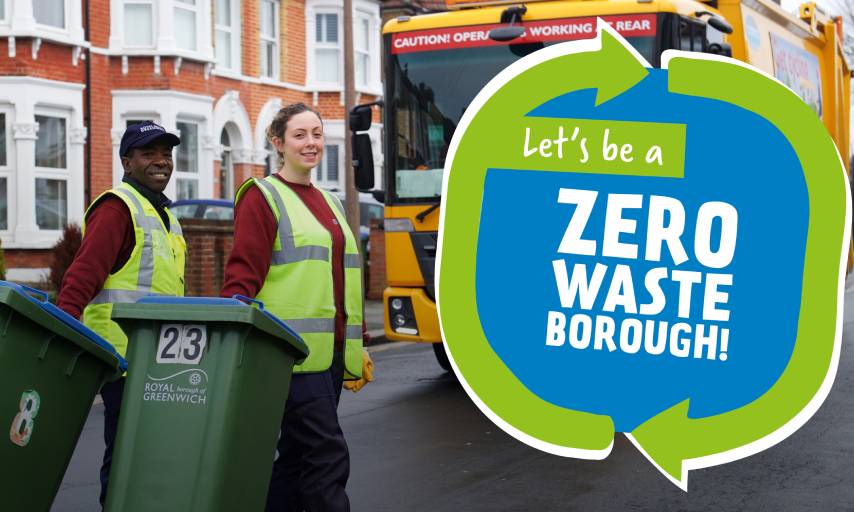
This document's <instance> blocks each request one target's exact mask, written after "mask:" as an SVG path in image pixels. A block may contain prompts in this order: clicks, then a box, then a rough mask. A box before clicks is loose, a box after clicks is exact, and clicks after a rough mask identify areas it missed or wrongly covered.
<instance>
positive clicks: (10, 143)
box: [0, 0, 17, 235]
mask: <svg viewBox="0 0 854 512" xmlns="http://www.w3.org/2000/svg"><path fill="white" fill-rule="evenodd" d="M2 1H3V0H0V2H2ZM0 115H3V116H5V119H4V121H5V126H4V128H5V132H6V140H5V142H6V165H0V178H5V179H6V229H2V228H0V233H3V234H4V235H8V234H9V233H11V232H12V230H13V227H14V225H15V212H16V209H15V208H16V207H17V200H16V198H17V194H14V193H13V191H14V190H15V186H16V183H15V174H16V173H14V172H12V171H13V169H14V162H15V141H14V140H13V139H12V122H13V121H14V119H15V111H14V109H12V106H11V105H0Z"/></svg>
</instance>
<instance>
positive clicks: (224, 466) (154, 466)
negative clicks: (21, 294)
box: [106, 297, 308, 512]
mask: <svg viewBox="0 0 854 512" xmlns="http://www.w3.org/2000/svg"><path fill="white" fill-rule="evenodd" d="M242 299H243V300H245V301H247V302H254V303H255V306H257V307H254V306H252V305H248V304H247V303H246V302H242V301H241V300H237V299H215V298H190V297H146V298H144V299H141V300H140V301H138V302H136V303H133V304H117V305H115V306H114V308H113V319H114V320H115V321H116V322H118V323H119V325H121V326H122V329H123V330H124V331H125V333H127V335H128V352H127V358H128V361H129V362H130V368H129V370H128V374H127V380H126V381H125V386H124V394H123V395H122V406H121V412H120V413H119V427H118V434H117V437H116V444H115V448H114V451H113V464H112V468H111V471H110V483H109V486H108V488H107V502H106V510H107V511H108V512H151V511H154V510H156V511H158V512H168V511H174V512H218V511H221V512H226V511H227V512H233V511H238V510H239V511H261V510H263V509H264V504H265V503H266V497H267V487H268V485H269V482H270V475H271V474H272V470H273V458H274V454H275V451H276V442H277V439H278V435H279V427H280V425H281V420H282V415H283V414H284V409H285V400H286V399H287V396H288V388H289V385H290V379H291V373H292V370H293V367H294V365H295V364H297V363H299V362H301V361H303V360H304V359H305V357H306V356H307V355H308V347H307V346H306V345H305V343H304V342H303V341H302V339H301V338H300V337H299V335H298V334H297V333H296V332H294V331H293V330H292V329H290V328H289V327H288V326H287V325H285V324H284V323H283V322H281V321H280V320H278V319H277V318H276V317H275V316H273V315H271V314H269V313H268V312H266V311H265V310H264V309H263V305H262V304H260V303H258V302H257V301H253V300H251V299H246V298H242Z"/></svg>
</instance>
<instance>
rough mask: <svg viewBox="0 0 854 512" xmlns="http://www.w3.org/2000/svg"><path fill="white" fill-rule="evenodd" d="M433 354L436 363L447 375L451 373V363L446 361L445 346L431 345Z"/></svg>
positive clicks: (441, 344)
mask: <svg viewBox="0 0 854 512" xmlns="http://www.w3.org/2000/svg"><path fill="white" fill-rule="evenodd" d="M433 352H434V353H435V354H436V362H438V363H439V366H441V367H442V369H443V370H445V371H446V372H448V373H450V372H452V371H453V370H452V369H451V362H450V361H448V354H447V353H446V352H445V344H444V343H441V342H440V343H433Z"/></svg>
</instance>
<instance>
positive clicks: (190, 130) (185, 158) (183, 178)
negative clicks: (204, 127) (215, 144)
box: [175, 121, 199, 199]
mask: <svg viewBox="0 0 854 512" xmlns="http://www.w3.org/2000/svg"><path fill="white" fill-rule="evenodd" d="M177 127H178V131H179V132H181V144H180V145H178V146H177V147H176V148H175V150H176V155H175V186H176V193H175V195H176V197H177V199H196V198H198V197H199V125H198V124H196V123H193V122H189V121H178V123H177Z"/></svg>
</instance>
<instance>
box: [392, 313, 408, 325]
mask: <svg viewBox="0 0 854 512" xmlns="http://www.w3.org/2000/svg"><path fill="white" fill-rule="evenodd" d="M394 325H396V326H398V327H403V326H404V325H406V317H405V316H403V315H400V314H398V315H394Z"/></svg>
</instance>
